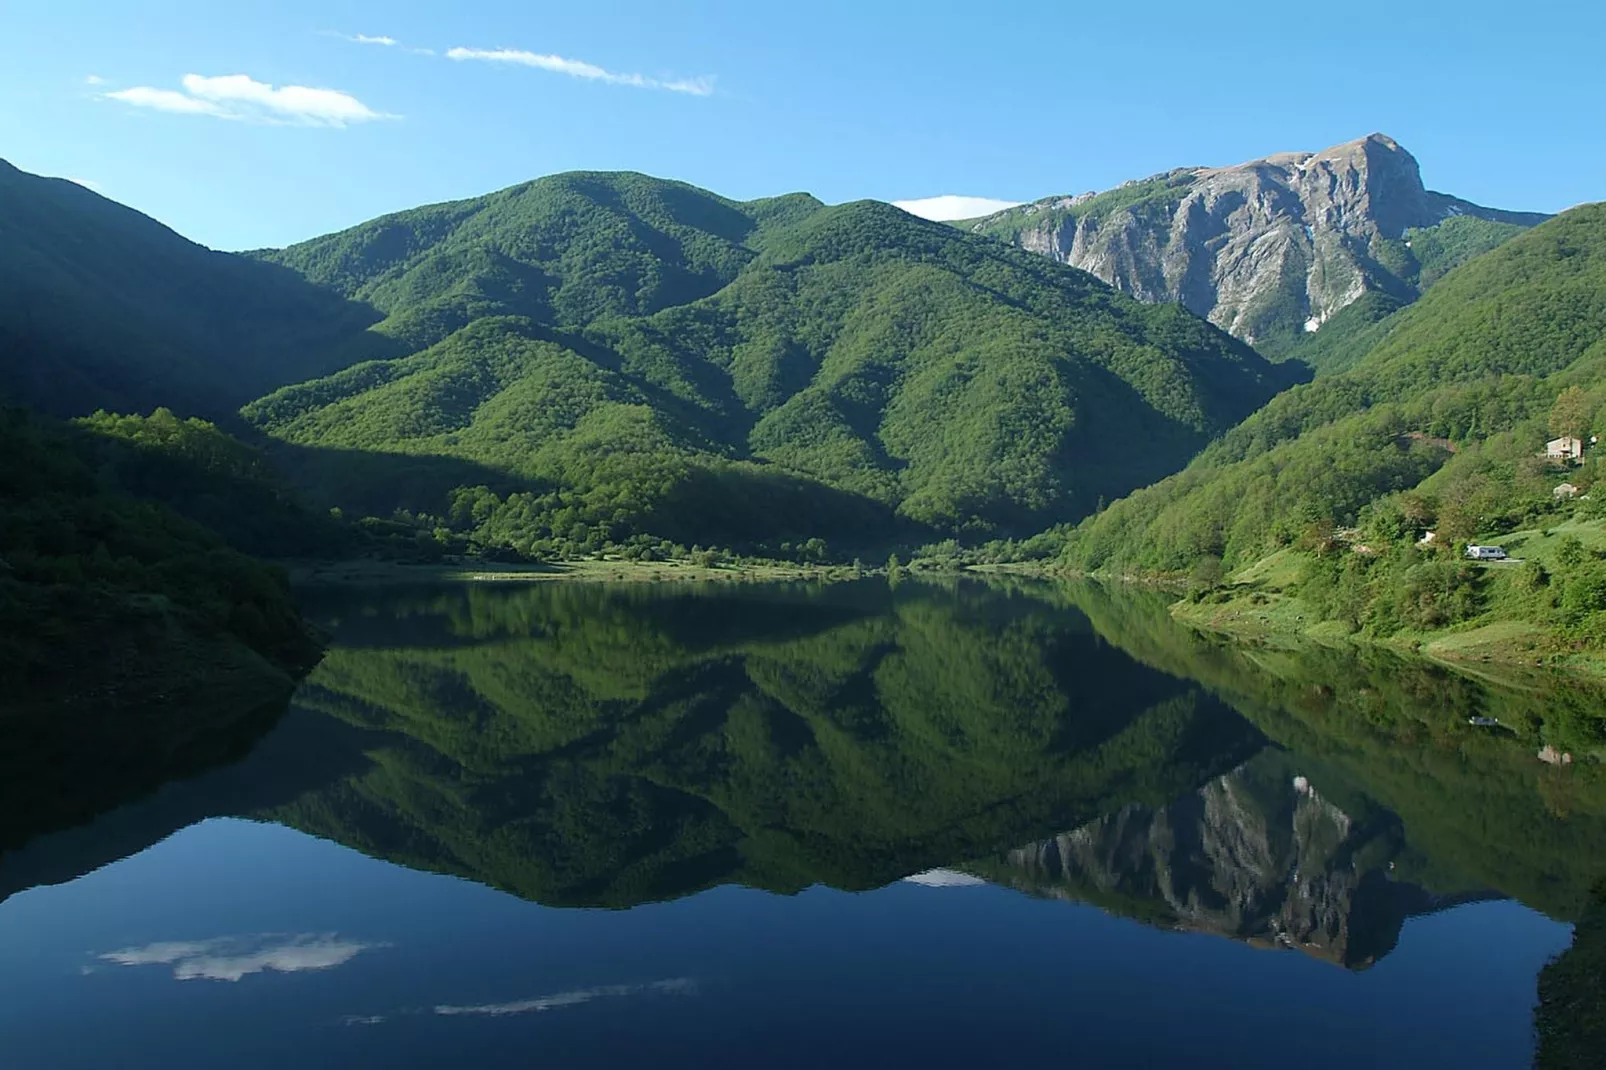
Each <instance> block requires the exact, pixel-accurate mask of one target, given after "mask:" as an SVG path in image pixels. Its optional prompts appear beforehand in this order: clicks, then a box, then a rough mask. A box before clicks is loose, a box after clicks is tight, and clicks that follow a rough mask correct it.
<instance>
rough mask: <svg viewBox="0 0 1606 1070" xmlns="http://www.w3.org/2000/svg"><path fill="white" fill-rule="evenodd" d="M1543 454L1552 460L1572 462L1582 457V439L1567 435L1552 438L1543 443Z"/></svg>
mask: <svg viewBox="0 0 1606 1070" xmlns="http://www.w3.org/2000/svg"><path fill="white" fill-rule="evenodd" d="M1545 456H1546V457H1548V458H1550V459H1551V460H1552V461H1569V462H1572V463H1574V464H1576V463H1577V462H1579V461H1581V460H1583V459H1584V443H1583V440H1581V439H1577V438H1574V437H1572V436H1571V435H1568V436H1567V437H1565V438H1553V439H1551V440H1550V441H1549V442H1546V443H1545Z"/></svg>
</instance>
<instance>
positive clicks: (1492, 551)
mask: <svg viewBox="0 0 1606 1070" xmlns="http://www.w3.org/2000/svg"><path fill="white" fill-rule="evenodd" d="M1467 556H1468V557H1470V558H1472V560H1474V561H1504V560H1505V559H1506V552H1505V551H1504V550H1502V549H1501V548H1500V547H1498V546H1468V547H1467Z"/></svg>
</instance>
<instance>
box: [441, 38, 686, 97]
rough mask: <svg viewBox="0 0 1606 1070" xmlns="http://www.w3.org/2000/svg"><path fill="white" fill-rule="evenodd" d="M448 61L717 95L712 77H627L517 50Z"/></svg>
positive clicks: (458, 51) (465, 54)
mask: <svg viewBox="0 0 1606 1070" xmlns="http://www.w3.org/2000/svg"><path fill="white" fill-rule="evenodd" d="M446 58H447V59H453V60H478V61H480V62H483V63H508V64H514V65H517V66H521V67H536V68H539V69H540V70H543V71H551V72H552V73H554V74H566V75H568V76H569V77H571V78H583V79H586V80H587V81H593V82H606V83H607V84H609V85H628V86H635V87H636V88H637V89H661V90H664V91H666V92H670V93H686V94H689V95H691V96H694V97H706V96H711V95H712V94H713V92H714V79H713V78H712V77H700V78H653V77H649V76H648V75H645V74H623V73H620V72H618V71H610V70H608V69H607V68H605V67H599V66H597V65H596V64H595V63H587V62H586V61H585V60H581V59H569V58H568V57H566V56H555V55H550V54H544V53H540V52H526V51H524V50H522V49H517V48H461V47H459V48H450V49H447V51H446Z"/></svg>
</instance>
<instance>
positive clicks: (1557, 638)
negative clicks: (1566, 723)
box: [1171, 533, 1606, 677]
mask: <svg viewBox="0 0 1606 1070" xmlns="http://www.w3.org/2000/svg"><path fill="white" fill-rule="evenodd" d="M1536 534H1537V533H1536ZM1540 537H1544V536H1540ZM1488 567H1489V568H1490V569H1491V570H1499V569H1509V568H1511V567H1513V566H1510V565H1492V566H1488ZM1298 578H1299V560H1298V557H1297V555H1296V554H1294V553H1293V551H1286V550H1285V551H1281V552H1279V553H1277V554H1273V555H1271V556H1270V557H1267V558H1265V559H1263V560H1261V561H1258V562H1256V563H1255V564H1253V565H1251V566H1249V567H1248V568H1246V569H1243V570H1242V571H1240V572H1238V573H1236V574H1234V575H1233V576H1231V577H1229V578H1228V579H1227V580H1226V581H1225V583H1224V584H1223V585H1222V586H1220V587H1217V588H1215V589H1214V590H1210V591H1205V592H1196V593H1194V594H1192V595H1190V596H1189V597H1187V598H1183V599H1181V600H1179V601H1177V602H1176V603H1174V604H1173V605H1172V607H1171V615H1172V616H1173V617H1174V618H1176V619H1177V620H1178V621H1180V622H1182V623H1184V624H1188V625H1191V626H1193V627H1195V628H1201V629H1204V630H1207V631H1213V632H1219V633H1222V634H1224V635H1228V636H1232V637H1234V638H1238V639H1249V640H1254V641H1257V642H1265V643H1271V644H1273V645H1281V644H1288V643H1293V642H1306V641H1314V642H1322V643H1365V644H1373V645H1378V646H1385V647H1388V648H1390V649H1394V650H1398V651H1401V652H1406V653H1412V654H1418V655H1421V656H1423V657H1427V658H1432V659H1434V660H1437V661H1444V662H1455V663H1462V664H1472V663H1480V662H1488V663H1502V664H1508V665H1523V666H1543V667H1546V668H1552V669H1561V670H1565V671H1569V672H1578V673H1584V674H1588V675H1592V676H1602V677H1606V652H1602V651H1599V650H1592V649H1583V648H1580V646H1579V645H1578V644H1577V643H1575V642H1572V641H1570V640H1568V639H1567V638H1565V637H1564V636H1563V635H1562V634H1560V632H1559V630H1558V629H1555V628H1552V627H1547V626H1545V625H1541V624H1536V623H1532V622H1529V621H1523V620H1511V619H1502V618H1500V617H1499V616H1498V615H1497V614H1495V613H1488V614H1484V615H1482V616H1480V617H1477V618H1475V619H1472V620H1469V621H1465V622H1462V623H1460V624H1456V625H1453V626H1451V627H1447V628H1437V629H1405V630H1401V631H1397V632H1395V633H1393V634H1391V635H1388V636H1386V637H1378V636H1371V635H1368V634H1367V633H1366V632H1364V631H1353V630H1350V629H1348V628H1346V627H1345V626H1344V625H1343V624H1342V623H1340V622H1338V621H1335V620H1326V619H1323V616H1322V614H1321V613H1320V612H1319V611H1318V610H1317V609H1316V608H1315V607H1313V606H1312V605H1311V604H1310V603H1309V602H1307V601H1305V600H1303V599H1301V598H1300V597H1299V594H1298Z"/></svg>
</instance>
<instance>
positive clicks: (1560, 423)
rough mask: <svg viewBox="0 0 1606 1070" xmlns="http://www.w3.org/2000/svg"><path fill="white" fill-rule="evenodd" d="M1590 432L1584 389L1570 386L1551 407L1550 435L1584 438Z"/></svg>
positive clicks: (1587, 403) (1587, 404)
mask: <svg viewBox="0 0 1606 1070" xmlns="http://www.w3.org/2000/svg"><path fill="white" fill-rule="evenodd" d="M1588 430H1589V402H1588V399H1586V398H1585V397H1584V392H1583V390H1582V389H1580V388H1579V387H1576V386H1569V387H1568V388H1567V389H1566V390H1563V391H1562V392H1561V393H1560V394H1559V395H1557V397H1556V403H1555V404H1554V405H1552V406H1551V407H1550V433H1551V434H1552V435H1555V436H1556V437H1557V438H1583V437H1584V434H1585V432H1587V431H1588Z"/></svg>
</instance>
